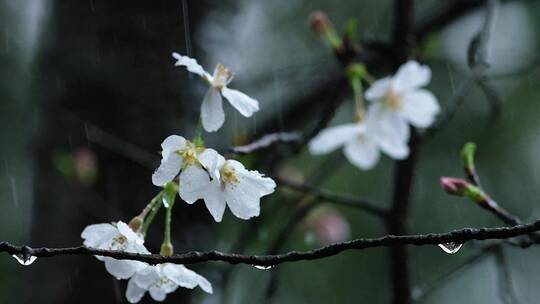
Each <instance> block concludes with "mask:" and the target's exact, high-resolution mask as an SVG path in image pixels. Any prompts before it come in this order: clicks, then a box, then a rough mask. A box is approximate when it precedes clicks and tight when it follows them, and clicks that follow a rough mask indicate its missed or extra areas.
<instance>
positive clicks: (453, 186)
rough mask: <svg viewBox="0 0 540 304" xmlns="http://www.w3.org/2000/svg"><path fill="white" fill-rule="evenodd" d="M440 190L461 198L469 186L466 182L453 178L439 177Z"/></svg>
mask: <svg viewBox="0 0 540 304" xmlns="http://www.w3.org/2000/svg"><path fill="white" fill-rule="evenodd" d="M440 183H441V188H443V190H444V191H446V193H448V194H451V195H457V196H463V195H464V194H465V192H466V191H467V189H468V188H469V187H470V186H471V184H469V183H468V182H467V181H466V180H464V179H462V178H455V177H441V182H440Z"/></svg>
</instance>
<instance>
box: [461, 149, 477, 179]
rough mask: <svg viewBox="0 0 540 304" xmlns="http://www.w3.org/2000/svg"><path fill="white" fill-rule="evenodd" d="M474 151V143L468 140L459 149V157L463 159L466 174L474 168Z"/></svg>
mask: <svg viewBox="0 0 540 304" xmlns="http://www.w3.org/2000/svg"><path fill="white" fill-rule="evenodd" d="M475 151H476V145H475V144H474V143H472V142H468V143H466V144H465V145H464V146H463V149H461V158H462V159H463V167H464V168H465V172H466V173H467V175H470V174H471V173H473V172H474V171H475V168H474V152H475Z"/></svg>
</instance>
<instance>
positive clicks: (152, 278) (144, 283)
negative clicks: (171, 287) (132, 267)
mask: <svg viewBox="0 0 540 304" xmlns="http://www.w3.org/2000/svg"><path fill="white" fill-rule="evenodd" d="M159 279H160V275H159V272H158V268H157V266H149V265H147V266H146V267H145V268H143V269H141V270H139V271H138V272H137V273H136V274H135V275H134V276H133V281H134V282H135V283H136V284H137V286H139V287H141V288H143V289H148V288H150V286H151V285H152V284H154V283H155V282H157V281H159Z"/></svg>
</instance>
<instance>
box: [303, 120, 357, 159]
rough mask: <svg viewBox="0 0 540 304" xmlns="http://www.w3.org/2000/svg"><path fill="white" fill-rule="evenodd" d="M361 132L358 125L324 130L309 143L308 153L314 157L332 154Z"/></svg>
mask: <svg viewBox="0 0 540 304" xmlns="http://www.w3.org/2000/svg"><path fill="white" fill-rule="evenodd" d="M361 132H362V129H361V128H360V125H358V124H352V123H351V124H345V125H340V126H334V127H330V128H326V129H324V130H322V131H321V132H320V133H319V134H318V135H317V136H315V137H314V138H313V139H312V140H311V141H310V142H309V144H308V149H309V152H310V153H311V154H314V155H318V154H325V153H329V152H332V151H333V150H335V149H337V148H339V147H340V146H341V145H343V144H345V143H346V142H348V141H350V140H352V139H353V138H354V137H355V136H357V135H358V134H360V133H361Z"/></svg>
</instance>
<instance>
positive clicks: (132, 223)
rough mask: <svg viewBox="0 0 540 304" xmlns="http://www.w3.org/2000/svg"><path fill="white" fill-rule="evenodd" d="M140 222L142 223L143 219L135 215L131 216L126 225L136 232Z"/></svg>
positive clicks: (140, 224)
mask: <svg viewBox="0 0 540 304" xmlns="http://www.w3.org/2000/svg"><path fill="white" fill-rule="evenodd" d="M142 224H143V219H142V218H141V217H140V216H136V217H134V218H132V219H131V221H129V224H128V226H129V228H131V230H133V231H135V232H137V231H139V229H140V228H141V226H142Z"/></svg>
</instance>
